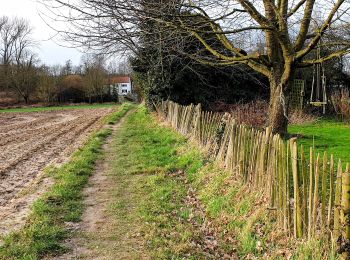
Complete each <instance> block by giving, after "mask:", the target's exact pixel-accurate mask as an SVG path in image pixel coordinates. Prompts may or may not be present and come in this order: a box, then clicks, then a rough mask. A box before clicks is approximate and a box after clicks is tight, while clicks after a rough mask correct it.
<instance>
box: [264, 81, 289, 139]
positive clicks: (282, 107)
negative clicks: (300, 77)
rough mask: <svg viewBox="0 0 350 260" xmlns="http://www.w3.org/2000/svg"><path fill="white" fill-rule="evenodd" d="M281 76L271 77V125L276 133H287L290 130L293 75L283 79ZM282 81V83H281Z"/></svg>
mask: <svg viewBox="0 0 350 260" xmlns="http://www.w3.org/2000/svg"><path fill="white" fill-rule="evenodd" d="M281 79H282V77H281V76H276V75H274V76H273V77H270V103H269V122H268V123H269V126H270V127H271V130H272V132H273V133H274V134H277V133H278V134H281V135H285V134H287V132H288V107H289V93H290V89H291V87H292V81H293V75H292V74H291V75H290V77H288V79H284V80H281ZM281 81H282V83H281Z"/></svg>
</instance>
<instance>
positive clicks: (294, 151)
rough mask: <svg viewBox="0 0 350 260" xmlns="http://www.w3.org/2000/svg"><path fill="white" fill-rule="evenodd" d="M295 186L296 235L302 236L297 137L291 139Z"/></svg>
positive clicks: (297, 236)
mask: <svg viewBox="0 0 350 260" xmlns="http://www.w3.org/2000/svg"><path fill="white" fill-rule="evenodd" d="M290 149H291V160H292V172H293V184H294V185H293V186H294V236H295V237H296V238H300V237H302V236H303V219H302V213H301V207H300V206H301V205H300V191H299V174H298V146H297V139H296V138H292V139H291V140H290Z"/></svg>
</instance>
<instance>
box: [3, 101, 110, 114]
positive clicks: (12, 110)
mask: <svg viewBox="0 0 350 260" xmlns="http://www.w3.org/2000/svg"><path fill="white" fill-rule="evenodd" d="M114 106H116V104H115V103H105V104H82V105H67V106H52V107H23V108H9V109H0V113H15V112H16V113H18V112H41V111H52V110H63V109H87V108H106V107H107V108H108V107H114Z"/></svg>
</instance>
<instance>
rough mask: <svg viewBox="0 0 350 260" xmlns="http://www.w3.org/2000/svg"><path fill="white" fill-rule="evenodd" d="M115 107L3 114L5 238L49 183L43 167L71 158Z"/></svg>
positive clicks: (0, 153) (0, 202)
mask: <svg viewBox="0 0 350 260" xmlns="http://www.w3.org/2000/svg"><path fill="white" fill-rule="evenodd" d="M112 110H113V108H97V109H74V110H60V111H46V112H32V113H4V114H0V236H1V235H4V234H6V233H9V232H10V231H13V230H14V229H16V228H18V227H20V225H21V224H22V223H23V222H24V220H25V218H26V216H27V214H28V211H29V210H28V209H29V206H30V205H31V203H32V202H33V201H34V200H35V199H36V198H37V197H38V196H40V195H41V194H42V193H43V192H44V191H45V190H46V187H48V186H49V185H50V182H51V181H50V179H48V178H43V177H42V171H43V169H44V168H45V167H46V166H48V165H50V164H60V163H63V162H65V161H67V159H68V158H69V156H70V155H71V154H72V152H73V151H74V150H76V149H77V148H78V147H79V146H81V145H82V144H83V143H84V142H85V141H86V140H87V138H88V137H89V135H90V134H91V132H92V131H94V130H96V129H98V128H100V127H101V126H102V122H101V118H103V117H104V116H106V115H107V114H109V113H111V112H112Z"/></svg>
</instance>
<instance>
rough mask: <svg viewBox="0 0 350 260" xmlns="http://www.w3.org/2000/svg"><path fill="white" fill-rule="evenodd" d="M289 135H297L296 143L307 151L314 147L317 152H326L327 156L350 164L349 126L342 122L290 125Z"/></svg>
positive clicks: (325, 121) (324, 121) (322, 121)
mask: <svg viewBox="0 0 350 260" xmlns="http://www.w3.org/2000/svg"><path fill="white" fill-rule="evenodd" d="M289 132H290V133H291V134H297V135H299V137H298V139H299V140H298V143H299V144H303V145H304V147H305V148H307V149H308V147H310V146H314V147H315V149H316V151H317V152H320V153H323V152H324V151H327V153H328V155H330V154H334V158H336V159H341V160H342V162H344V163H346V162H350V125H349V124H347V123H344V122H338V121H329V120H328V121H327V120H321V121H318V122H316V123H313V124H307V125H292V126H290V127H289Z"/></svg>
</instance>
